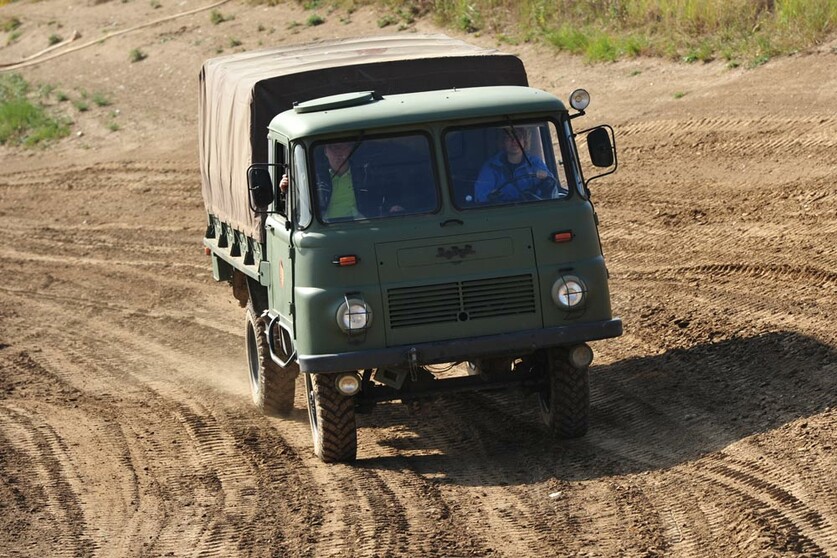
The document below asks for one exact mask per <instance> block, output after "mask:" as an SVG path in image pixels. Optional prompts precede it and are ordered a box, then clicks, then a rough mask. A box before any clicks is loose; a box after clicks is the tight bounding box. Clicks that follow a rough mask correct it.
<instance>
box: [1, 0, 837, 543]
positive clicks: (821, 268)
mask: <svg viewBox="0 0 837 558" xmlns="http://www.w3.org/2000/svg"><path fill="white" fill-rule="evenodd" d="M94 4H95V5H94ZM198 6H200V4H198V3H195V2H191V1H190V2H184V3H181V4H178V5H172V6H166V5H163V6H162V7H161V8H159V9H156V10H155V8H153V3H152V5H151V6H149V5H147V4H146V5H140V3H136V2H134V3H122V4H118V3H112V2H111V3H104V4H99V3H90V5H85V6H81V5H74V6H73V7H72V9H70V4H69V1H68V0H49V1H45V2H39V3H31V4H20V3H13V4H8V5H6V6H4V7H2V8H0V17H6V16H9V15H15V14H17V15H18V16H19V17H20V18H21V19H22V20H23V21H24V23H25V24H26V25H27V26H28V27H24V28H23V29H24V30H25V31H26V33H24V34H23V35H22V37H21V39H20V41H19V42H17V43H14V44H12V45H10V46H6V47H4V48H0V57H2V58H3V59H4V60H6V59H10V58H14V57H18V58H19V57H22V56H24V55H25V54H27V53H31V52H34V51H36V50H40V48H42V46H37V47H36V38H37V37H38V36H39V35H38V34H39V33H40V36H42V39H41V40H42V41H45V37H46V36H47V34H48V32H49V31H50V30H51V29H54V26H55V24H54V23H52V24H51V23H50V21H51V20H52V21H54V20H56V19H58V20H60V21H61V22H63V29H64V30H65V31H66V30H69V29H81V30H82V35H83V36H84V37H91V38H92V37H95V36H97V33H101V32H102V30H103V29H117V28H126V27H129V26H131V25H133V24H136V23H140V22H143V21H147V20H148V19H149V18H152V17H157V16H160V17H162V16H164V15H168V14H174V13H175V12H177V11H185V10H187V9H191V8H196V7H198ZM220 9H221V10H222V12H223V13H224V14H225V15H227V16H235V19H234V20H228V21H227V22H225V23H223V24H221V25H213V24H211V23H210V21H209V17H208V15H207V13H206V12H203V13H200V14H197V15H194V16H189V17H187V18H183V19H178V20H173V21H171V22H169V23H166V24H161V25H160V26H157V27H154V28H151V29H146V30H142V31H139V32H137V33H134V34H128V35H125V36H123V37H120V38H118V39H113V40H111V41H107V42H105V43H104V44H102V45H97V46H94V47H91V48H89V49H86V50H83V51H79V52H77V53H74V54H70V55H67V56H65V57H62V58H59V59H56V60H54V61H51V62H48V63H46V64H43V65H41V66H35V67H33V68H29V69H27V70H25V71H24V75H25V76H26V77H27V79H29V80H31V81H36V82H38V81H39V82H50V83H53V84H57V85H60V86H61V87H63V88H65V89H67V90H68V91H73V92H77V91H79V90H80V89H81V88H86V89H87V90H88V91H94V90H101V91H106V92H108V94H109V95H111V96H112V99H113V101H114V105H113V106H112V107H109V108H108V109H107V110H114V107H118V108H119V109H120V111H121V112H120V114H119V117H118V118H120V120H119V122H120V123H121V129H120V130H119V131H118V132H110V131H108V129H107V127H106V123H105V120H106V113H105V112H103V111H99V112H96V111H95V110H93V111H88V113H89V114H88V113H85V114H81V113H79V114H77V115H76V125H75V126H74V129H73V132H74V133H73V136H72V137H71V138H69V139H67V140H64V141H63V142H62V143H61V144H60V145H58V146H54V147H52V148H51V149H48V150H45V151H34V152H32V151H22V150H16V149H10V148H0V223H2V225H0V232H2V242H0V275H2V281H0V556H33V557H34V556H167V555H168V556H225V557H226V556H238V555H241V556H244V555H246V556H250V555H257V556H262V555H275V556H312V557H313V556H317V557H321V556H369V557H372V556H375V557H377V556H497V557H518V556H527V557H528V556H677V557H702V556H719V557H720V556H723V557H752V556H837V481H835V478H837V452H836V451H835V449H837V428H835V427H836V426H837V328H835V325H834V321H833V320H834V316H835V315H837V185H835V177H837V94H835V91H837V42H832V43H830V44H828V45H824V46H823V47H821V48H818V49H815V50H814V51H811V52H808V53H804V54H799V55H796V56H793V57H790V58H787V59H783V60H777V61H773V62H770V63H769V64H767V65H764V66H761V67H759V68H755V69H747V70H745V69H734V70H730V69H727V68H725V67H724V65H723V63H720V62H718V63H712V64H708V65H702V66H693V65H692V66H688V65H677V64H671V63H667V62H660V61H648V60H640V61H631V62H622V63H618V64H610V65H605V66H587V65H584V64H583V63H582V62H580V61H578V60H575V59H572V58H569V57H557V58H556V56H555V55H554V54H552V53H549V52H547V51H545V50H541V49H539V48H535V47H531V46H527V45H521V46H517V47H509V46H508V45H507V46H506V47H504V48H505V49H506V50H512V51H515V52H519V53H520V54H521V56H522V57H523V59H524V62H525V63H526V65H527V67H528V68H529V69H530V74H531V80H532V83H533V85H535V86H538V87H542V88H544V89H548V90H550V91H553V92H555V93H556V94H558V95H559V96H561V97H566V95H567V93H568V92H569V91H570V90H571V89H573V88H574V87H577V86H581V85H583V86H586V87H587V88H588V89H589V90H590V91H591V93H592V96H593V104H592V106H591V108H590V110H589V111H588V114H589V116H588V117H587V120H588V122H587V123H589V124H590V125H594V124H596V123H599V122H609V123H611V124H612V125H613V126H614V127H615V129H616V133H617V141H618V144H619V157H620V169H619V171H618V173H617V174H616V175H614V176H613V177H610V178H607V179H605V180H602V181H601V182H599V183H594V186H593V189H594V201H595V202H596V203H597V208H598V211H599V214H600V216H601V230H602V240H603V243H604V248H605V252H606V256H607V257H608V263H609V268H610V272H611V275H612V284H611V289H612V292H613V294H614V307H615V310H616V313H617V314H618V315H620V316H621V317H622V318H623V319H624V321H625V324H626V325H625V330H626V332H625V335H624V336H623V337H621V338H619V339H617V340H613V341H607V342H599V343H596V344H595V345H594V349H595V351H596V361H595V362H594V367H593V368H592V369H591V389H592V424H591V432H590V434H589V435H588V436H587V437H586V438H584V439H583V440H580V441H573V442H562V443H558V442H553V441H550V440H549V439H548V438H547V437H546V436H545V435H544V431H543V430H542V428H541V427H540V425H539V421H538V417H537V416H536V402H535V400H534V398H532V397H531V396H524V395H520V394H510V395H505V396H497V395H466V396H456V397H453V396H451V397H446V398H443V399H439V400H437V401H436V402H435V403H433V404H431V405H428V406H426V407H425V408H423V409H422V410H421V412H419V413H412V414H411V413H410V412H408V410H407V409H406V408H404V407H403V406H401V405H399V404H388V405H382V406H379V407H378V408H377V409H376V411H375V412H374V413H373V414H372V415H365V416H363V417H361V421H362V422H361V423H360V431H359V446H360V450H359V460H358V462H357V463H356V464H355V465H353V466H345V465H331V466H329V465H325V464H323V463H321V462H319V461H318V460H317V458H316V457H315V456H314V455H313V454H312V453H311V449H310V433H309V428H308V424H307V418H306V414H305V411H304V402H303V400H302V399H301V398H300V397H299V396H298V400H297V405H296V406H297V411H296V412H295V414H294V416H293V417H291V418H290V419H284V420H283V419H275V418H266V417H262V416H260V415H259V414H257V413H256V411H255V409H254V408H253V407H252V405H251V404H250V401H249V393H248V388H247V384H246V377H245V374H246V373H245V361H244V342H243V332H244V321H243V320H244V315H243V311H242V310H241V309H240V308H239V307H238V306H237V304H236V303H235V302H234V300H233V298H232V296H231V293H230V292H229V289H228V288H226V287H225V286H222V285H218V284H216V283H214V282H213V281H212V280H211V276H210V270H209V261H208V259H207V258H206V257H205V256H204V255H203V252H202V249H201V244H200V241H201V235H202V233H203V225H204V213H203V204H202V200H201V198H200V187H199V174H198V167H197V160H196V159H197V157H196V146H195V138H196V132H195V126H196V122H195V121H196V106H197V105H196V90H197V80H196V75H197V70H198V68H199V65H200V62H201V60H203V59H204V58H206V57H209V56H213V55H215V53H216V51H217V50H218V48H221V47H223V46H225V45H229V44H231V42H230V37H239V38H240V39H245V40H244V41H243V42H244V44H243V45H242V46H241V47H240V48H256V47H257V46H258V43H257V39H256V38H255V34H256V29H257V26H259V25H261V26H262V27H263V28H264V31H263V35H264V36H263V37H261V38H260V39H258V40H262V41H263V42H264V44H274V43H280V42H281V43H287V42H301V41H305V40H309V39H312V38H316V37H333V36H338V35H340V36H349V35H358V34H364V33H381V32H387V31H390V32H392V31H391V29H392V28H390V29H379V28H378V26H377V25H376V21H377V18H378V17H380V14H375V13H373V12H370V11H369V10H360V11H358V12H355V13H353V14H351V15H348V14H344V13H340V12H334V13H332V14H330V15H329V17H328V18H327V22H326V24H324V25H322V26H319V27H317V28H306V27H305V26H304V25H303V26H301V27H302V28H301V29H300V26H297V27H294V28H293V29H294V31H293V32H292V31H289V30H288V23H289V22H292V21H303V22H304V21H305V18H306V17H307V14H308V13H307V12H303V11H302V10H301V8H298V7H297V6H296V5H293V6H280V7H276V8H263V7H262V8H253V7H249V6H247V5H244V4H236V3H231V4H226V5H224V6H223V7H222V8H220ZM56 14H59V15H58V16H56ZM340 18H348V19H349V20H351V23H350V24H348V25H346V24H344V23H341V22H340ZM415 27H417V28H418V29H419V30H421V31H425V32H426V31H431V30H433V28H432V24H431V22H430V21H429V20H420V21H419V22H418V23H417V24H416V25H415ZM271 30H273V31H271ZM404 32H410V31H409V30H408V31H404ZM67 34H69V32H68V31H67ZM473 40H475V41H478V42H480V44H483V45H489V46H491V45H493V44H494V43H492V42H491V39H490V38H488V37H480V38H474V39H473ZM27 41H29V42H27ZM219 45H221V47H219ZM137 47H141V48H142V49H143V50H145V51H146V52H147V53H149V55H150V56H149V58H148V59H147V60H145V61H143V62H141V63H137V64H130V63H129V62H128V61H127V60H128V59H127V52H128V51H129V50H130V48H137ZM227 48H228V47H227ZM113 117H114V118H117V117H116V116H113ZM78 131H81V132H83V133H82V135H79V134H77V132H78ZM298 391H299V390H298Z"/></svg>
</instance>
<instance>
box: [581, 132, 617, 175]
mask: <svg viewBox="0 0 837 558" xmlns="http://www.w3.org/2000/svg"><path fill="white" fill-rule="evenodd" d="M587 149H588V150H589V151H590V162H592V163H593V165H594V166H597V167H599V168H607V167H610V166H612V165H613V162H614V156H613V144H612V143H611V141H610V134H609V133H608V132H607V129H606V128H593V130H591V131H590V133H589V134H587Z"/></svg>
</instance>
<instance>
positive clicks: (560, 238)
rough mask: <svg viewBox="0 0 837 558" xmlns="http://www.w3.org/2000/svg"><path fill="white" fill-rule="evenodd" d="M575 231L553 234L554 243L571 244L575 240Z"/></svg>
mask: <svg viewBox="0 0 837 558" xmlns="http://www.w3.org/2000/svg"><path fill="white" fill-rule="evenodd" d="M573 236H574V235H573V231H561V232H557V233H553V234H552V242H554V243H555V244H560V243H562V242H570V241H572V239H573Z"/></svg>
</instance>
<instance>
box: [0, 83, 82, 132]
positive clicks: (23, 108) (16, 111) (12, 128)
mask: <svg viewBox="0 0 837 558" xmlns="http://www.w3.org/2000/svg"><path fill="white" fill-rule="evenodd" d="M30 90H31V88H30V86H29V84H28V83H27V82H26V81H25V80H24V79H23V78H22V77H21V76H20V75H18V74H0V145H26V146H35V145H38V144H40V143H42V142H49V141H51V140H55V139H59V138H62V137H64V136H66V135H68V134H69V133H70V127H69V122H68V121H67V120H66V119H64V118H55V117H53V116H50V115H49V114H48V112H47V109H46V107H45V106H44V105H43V104H41V103H40V101H38V102H33V101H32V100H31V99H30V96H31V95H30V93H31V91H30Z"/></svg>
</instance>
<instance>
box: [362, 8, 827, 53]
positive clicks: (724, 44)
mask: <svg viewBox="0 0 837 558" xmlns="http://www.w3.org/2000/svg"><path fill="white" fill-rule="evenodd" d="M379 3H384V4H386V5H389V6H395V5H404V4H405V2H396V1H395V0H390V1H388V2H387V1H384V2H379ZM407 4H411V5H414V6H424V12H422V13H433V14H434V15H435V17H436V18H437V19H438V21H439V22H440V23H442V24H443V25H446V26H449V27H455V28H457V29H460V30H463V31H466V32H469V33H475V32H479V31H485V32H490V33H494V34H495V35H498V36H503V37H505V38H506V40H505V42H509V43H514V42H523V41H529V42H532V41H543V42H546V43H548V44H551V45H553V46H554V47H555V48H557V49H559V50H564V51H567V52H572V53H576V54H581V55H583V56H585V57H586V58H587V59H588V60H590V61H610V60H615V59H618V58H631V57H637V56H661V57H666V58H673V59H677V60H682V61H684V62H687V63H694V62H706V61H710V60H714V59H718V58H722V59H725V60H726V61H727V62H728V63H730V62H734V63H741V61H744V63H747V64H748V65H750V66H754V65H758V64H763V63H764V62H765V61H767V60H770V59H771V58H773V57H775V56H780V55H784V54H789V53H793V52H796V51H798V50H801V49H804V48H807V47H810V46H813V45H817V44H820V43H821V42H822V41H824V40H826V39H827V37H828V36H829V35H831V34H833V33H834V32H835V31H837V0H618V1H617V0H586V1H578V0H520V1H515V0H430V1H424V2H422V1H420V0H416V1H414V2H412V3H407Z"/></svg>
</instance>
